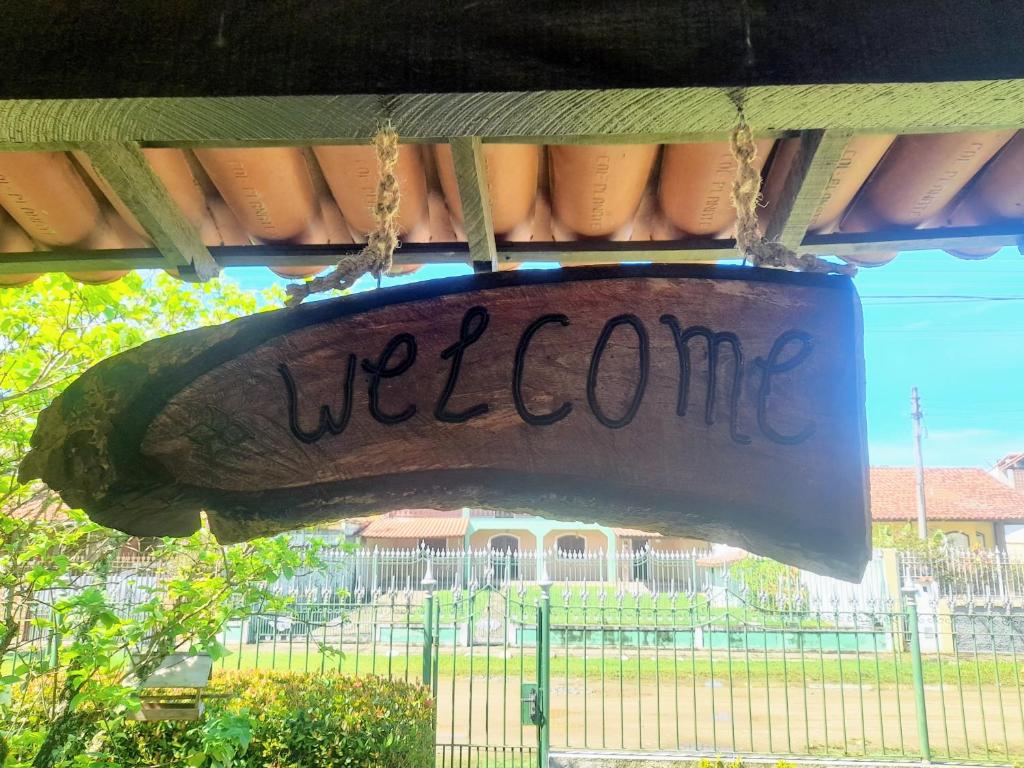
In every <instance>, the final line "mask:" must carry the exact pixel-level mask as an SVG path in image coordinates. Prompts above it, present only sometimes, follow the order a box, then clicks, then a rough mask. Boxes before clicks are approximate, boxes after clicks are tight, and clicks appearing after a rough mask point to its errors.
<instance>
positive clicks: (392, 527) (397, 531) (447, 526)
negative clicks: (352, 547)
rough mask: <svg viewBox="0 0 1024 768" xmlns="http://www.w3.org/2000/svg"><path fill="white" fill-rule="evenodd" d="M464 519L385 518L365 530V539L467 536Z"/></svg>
mask: <svg viewBox="0 0 1024 768" xmlns="http://www.w3.org/2000/svg"><path fill="white" fill-rule="evenodd" d="M468 528H469V520H467V519H466V518H464V517H384V518H380V519H379V520H374V521H373V522H372V523H370V524H369V525H368V526H366V527H365V528H363V531H362V533H361V534H360V535H361V536H362V537H363V538H364V539H440V538H446V539H447V538H454V537H456V536H465V535H466V530H467V529H468Z"/></svg>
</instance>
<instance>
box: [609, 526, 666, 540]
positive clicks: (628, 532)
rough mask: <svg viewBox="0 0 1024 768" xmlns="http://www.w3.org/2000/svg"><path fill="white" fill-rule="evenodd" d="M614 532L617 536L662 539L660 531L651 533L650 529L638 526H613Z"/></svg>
mask: <svg viewBox="0 0 1024 768" xmlns="http://www.w3.org/2000/svg"><path fill="white" fill-rule="evenodd" d="M612 533H614V534H615V535H616V536H625V537H627V538H628V537H630V536H634V537H637V538H642V539H660V538H661V534H660V533H651V532H650V531H641V530H639V529H638V528H612Z"/></svg>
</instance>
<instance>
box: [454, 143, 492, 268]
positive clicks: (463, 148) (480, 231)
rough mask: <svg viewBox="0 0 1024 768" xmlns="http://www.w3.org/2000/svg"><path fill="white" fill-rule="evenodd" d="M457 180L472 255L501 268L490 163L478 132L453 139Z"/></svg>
mask: <svg viewBox="0 0 1024 768" xmlns="http://www.w3.org/2000/svg"><path fill="white" fill-rule="evenodd" d="M451 145H452V158H453V159H454V161H455V180H456V181H457V183H458V186H459V199H460V200H461V201H462V226H463V227H464V228H465V230H466V240H467V242H468V243H469V255H470V258H471V259H472V260H473V261H474V262H476V263H477V264H486V265H489V266H490V268H491V269H497V268H498V253H497V249H496V247H495V244H494V225H493V223H492V222H491V198H490V192H489V190H488V189H487V163H486V161H485V160H484V153H483V144H481V142H480V138H479V137H477V136H471V137H467V138H456V139H452V142H451Z"/></svg>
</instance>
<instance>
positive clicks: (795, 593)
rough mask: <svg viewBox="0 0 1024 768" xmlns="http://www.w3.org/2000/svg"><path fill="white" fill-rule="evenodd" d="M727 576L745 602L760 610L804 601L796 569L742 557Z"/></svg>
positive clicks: (760, 559)
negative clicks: (734, 583)
mask: <svg viewBox="0 0 1024 768" xmlns="http://www.w3.org/2000/svg"><path fill="white" fill-rule="evenodd" d="M729 576H730V578H731V579H733V580H734V581H735V582H736V583H737V584H738V586H739V587H740V589H741V590H742V591H743V593H744V597H745V599H747V600H748V601H750V602H751V603H753V604H755V605H758V606H759V607H761V608H765V609H769V610H779V609H784V608H788V607H791V606H792V605H793V604H795V603H796V602H798V601H800V600H803V599H804V598H805V597H806V595H805V594H804V588H803V586H802V585H801V583H800V571H799V570H798V569H796V568H794V567H793V566H791V565H785V564H784V563H779V562H776V561H775V560H769V559H768V558H765V557H745V558H744V559H743V560H740V561H739V562H738V563H735V564H733V565H732V567H731V568H730V569H729Z"/></svg>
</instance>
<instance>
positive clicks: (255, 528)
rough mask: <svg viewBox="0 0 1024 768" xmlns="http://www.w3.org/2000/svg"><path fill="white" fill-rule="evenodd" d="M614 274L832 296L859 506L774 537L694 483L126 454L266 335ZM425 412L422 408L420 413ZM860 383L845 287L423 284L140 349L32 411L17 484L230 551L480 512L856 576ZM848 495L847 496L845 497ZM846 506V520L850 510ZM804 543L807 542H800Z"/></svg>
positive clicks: (115, 519) (851, 501) (645, 271)
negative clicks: (298, 532)
mask: <svg viewBox="0 0 1024 768" xmlns="http://www.w3.org/2000/svg"><path fill="white" fill-rule="evenodd" d="M629 278H673V279H681V280H685V279H692V278H697V279H713V280H738V281H747V282H750V283H752V284H758V283H775V284H782V285H784V286H790V285H791V286H812V287H815V288H820V289H822V290H824V291H827V292H834V293H830V294H829V295H832V296H835V300H836V301H845V302H847V304H848V306H849V311H850V313H851V315H850V316H849V317H848V318H846V320H844V322H846V321H848V322H849V324H850V327H851V328H852V329H853V332H852V339H851V343H852V348H851V349H850V351H849V352H850V354H851V355H852V358H853V359H852V362H851V365H852V370H853V371H854V378H855V379H856V381H851V382H847V384H848V385H849V387H850V393H851V394H852V393H853V391H855V392H856V394H855V401H853V402H849V403H848V407H849V409H850V414H849V418H851V419H853V420H855V422H856V423H855V427H856V429H855V432H856V434H857V440H858V442H859V444H858V445H857V446H854V447H853V450H854V451H855V453H856V455H858V456H859V457H860V462H859V464H860V466H859V468H858V469H859V472H860V481H861V482H860V483H859V488H860V490H861V492H862V493H861V496H860V498H843V499H840V500H837V504H840V505H841V506H842V508H843V515H842V516H837V515H835V514H834V512H835V510H833V509H826V508H822V509H821V510H820V514H819V515H817V516H816V517H815V516H810V515H808V516H806V519H802V520H801V522H800V530H799V531H787V530H785V527H784V526H780V525H778V523H777V521H775V520H774V519H773V516H772V514H771V509H772V508H771V504H770V503H769V501H770V500H766V501H765V503H764V504H763V505H756V504H755V505H751V504H746V505H738V504H736V503H735V502H733V501H730V500H728V499H723V498H710V497H708V496H707V495H706V494H702V493H701V492H700V489H699V488H694V489H692V492H691V491H690V490H689V489H686V490H685V491H684V492H682V493H674V494H672V495H666V494H664V493H660V492H659V491H657V490H654V489H650V488H639V487H629V488H625V487H622V486H621V485H619V486H616V485H615V484H614V483H605V482H604V481H603V479H601V478H599V479H596V480H595V479H594V478H589V479H588V478H575V479H573V478H567V477H564V476H546V475H544V474H538V473H528V474H525V473H509V472H503V471H501V470H497V469H493V468H479V469H469V470H467V469H442V470H435V471H429V472H409V473H404V474H387V473H380V474H378V475H377V476H376V477H372V478H356V479H348V480H343V481H338V482H327V483H317V484H309V485H304V486H301V487H292V488H277V489H270V490H261V491H252V492H240V491H230V492H229V491H225V490H222V489H215V488H203V487H200V486H199V485H198V484H190V483H184V482H181V481H179V480H178V479H176V478H175V477H174V476H173V475H172V473H171V472H170V471H169V470H168V467H166V466H163V465H161V463H160V462H159V461H156V460H154V459H153V458H152V457H150V456H146V455H144V454H143V453H142V451H141V445H142V441H143V438H144V437H145V436H146V434H147V430H148V429H149V428H150V425H151V424H152V423H153V421H154V419H156V418H157V417H158V416H159V415H160V414H161V413H162V412H163V411H164V409H165V407H166V406H167V404H168V403H169V402H170V401H171V400H172V398H174V397H175V396H176V395H177V394H178V393H180V392H181V391H182V390H184V389H185V388H186V387H188V386H190V385H191V384H192V383H193V382H195V381H196V380H197V379H199V378H200V377H201V376H203V375H204V374H206V373H208V372H210V371H213V370H214V369H217V368H218V367H219V366H221V365H222V364H224V363H225V362H227V361H230V360H232V359H234V358H235V357H238V356H240V355H242V354H244V353H245V352H246V351H248V350H252V349H255V348H257V347H259V346H260V345H263V344H266V343H268V342H270V341H272V340H274V339H275V338H277V337H282V336H285V335H287V334H289V333H291V332H293V331H297V330H301V329H304V328H307V327H309V326H315V325H317V324H320V323H327V322H330V321H332V320H337V319H339V318H346V317H355V316H358V315H360V314H361V313H364V312H369V311H372V310H377V309H381V308H387V307H397V306H400V305H403V304H408V303H415V302H421V301H426V300H430V299H434V298H438V297H445V296H451V295H455V294H461V293H468V292H472V291H487V290H489V289H500V288H506V287H518V286H531V285H549V284H562V283H573V282H576V281H597V280H608V279H629ZM424 405H426V404H424ZM866 466H867V465H866V439H865V427H864V375H863V352H862V347H861V319H860V308H859V301H857V299H856V293H855V291H854V289H853V286H852V282H851V281H850V280H849V279H847V278H842V277H835V276H822V275H805V274H795V273H789V272H781V271H778V270H752V269H747V268H728V267H726V268H723V267H704V266H692V265H687V266H680V265H653V266H616V267H594V268H577V269H570V270H565V269H563V270H557V271H533V272H526V271H519V272H505V273H491V274H484V275H475V276H469V277H460V278H447V279H443V280H435V281H428V282H424V283H419V284H413V285H408V286H401V287H396V288H389V289H384V290H379V291H374V292H369V293H364V294H357V295H353V296H348V297H343V298H340V299H335V300H329V301H323V302H315V303H313V304H311V305H308V306H304V307H301V308H299V309H297V310H288V311H286V310H281V311H277V312H268V313H264V314H261V315H256V316H252V317H247V318H240V319H238V320H234V321H231V322H229V323H226V324H224V325H221V326H216V327H211V328H204V329H198V330H194V331H188V332H185V333H180V334H175V335H172V336H168V337H164V338H161V339H156V340H153V341H151V342H148V343H146V344H144V345H141V346H140V347H137V348H135V349H133V350H129V351H128V352H125V353H122V354H120V355H117V356H115V357H113V358H110V359H108V360H105V361H103V362H101V363H100V364H98V365H97V366H95V367H94V368H92V369H90V370H89V371H87V372H86V373H85V374H83V375H82V376H81V377H80V378H79V379H78V380H77V381H76V382H74V383H73V384H72V385H71V386H70V387H69V388H68V389H67V390H66V391H65V392H64V394H62V395H61V396H60V397H59V398H58V399H57V400H55V401H54V403H53V404H51V406H50V407H48V408H47V409H46V410H45V411H44V412H43V413H42V414H41V415H40V419H39V424H38V427H37V430H36V432H35V434H34V435H33V438H32V450H31V452H30V453H29V455H28V456H27V457H26V459H25V461H24V463H23V466H22V469H21V477H22V479H23V480H29V479H34V478H41V479H43V480H44V481H45V482H46V483H47V484H48V485H50V486H51V487H52V488H54V489H55V490H57V491H58V492H60V493H61V495H62V497H63V498H64V500H65V502H66V503H68V504H69V505H70V506H73V507H81V508H82V509H84V510H85V511H86V512H88V513H89V515H90V516H91V517H92V518H93V519H95V520H96V521H98V522H101V523H103V524H106V525H110V526H111V527H116V528H119V529H121V530H125V531H127V532H129V533H132V534H136V535H187V534H189V533H191V532H192V531H193V530H195V529H196V527H197V526H198V525H199V512H200V510H205V511H206V513H207V515H208V517H209V520H210V524H211V527H212V528H213V530H214V532H215V533H216V534H217V535H218V538H220V539H221V540H222V541H235V540H242V539H245V538H251V537H254V536H258V535H265V534H271V533H277V532H279V531H282V530H286V529H290V528H294V527H299V526H302V525H308V524H312V523H316V522H320V521H325V520H333V519H338V518H340V517H345V516H353V515H363V514H371V513H374V512H383V511H388V510H391V509H400V508H403V507H431V506H436V507H440V508H449V509H450V508H455V507H461V506H485V507H486V506H491V507H495V508H498V509H504V510H507V511H513V512H533V513H538V514H542V515H547V516H553V517H558V516H564V515H567V514H568V515H572V517H573V519H580V520H586V521H592V522H619V523H621V522H628V523H629V524H630V525H631V526H633V527H645V528H648V529H650V530H652V531H659V532H663V533H675V534H682V533H685V534H687V535H696V536H699V537H702V538H707V539H712V540H719V541H727V542H729V543H735V544H738V545H740V546H744V547H746V548H748V549H751V550H752V551H756V552H759V553H762V554H766V555H771V556H774V557H776V558H777V559H780V560H783V561H786V562H790V563H793V564H796V565H801V566H804V567H807V568H810V569H812V570H816V571H819V572H827V573H830V574H832V575H836V576H840V577H843V578H858V577H859V575H860V574H861V573H862V571H863V568H864V565H865V564H866V562H867V559H868V557H869V554H870V540H869V536H870V525H869V520H868V511H867V498H868V494H867V480H866V477H867V472H866ZM847 495H848V496H855V495H856V492H853V493H849V494H847ZM850 510H853V511H852V512H851V511H850ZM807 542H813V545H811V546H808V544H807Z"/></svg>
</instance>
